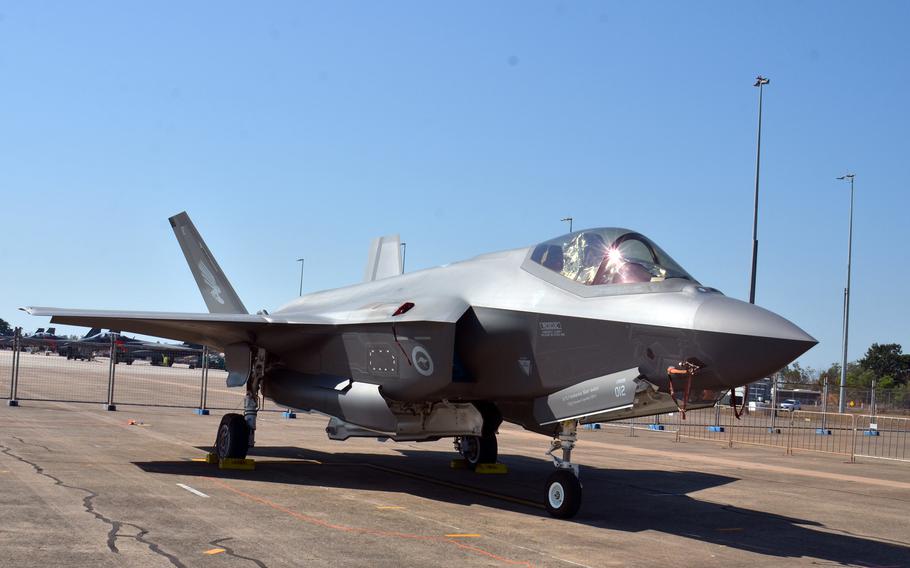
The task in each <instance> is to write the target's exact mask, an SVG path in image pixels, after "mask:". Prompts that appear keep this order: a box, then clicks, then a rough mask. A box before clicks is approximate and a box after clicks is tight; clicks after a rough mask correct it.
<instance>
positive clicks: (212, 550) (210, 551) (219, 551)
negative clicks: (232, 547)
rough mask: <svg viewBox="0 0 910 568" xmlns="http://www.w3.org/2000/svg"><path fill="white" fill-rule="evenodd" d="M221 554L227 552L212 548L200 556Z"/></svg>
mask: <svg viewBox="0 0 910 568" xmlns="http://www.w3.org/2000/svg"><path fill="white" fill-rule="evenodd" d="M222 552H227V551H226V550H224V549H223V548H213V549H211V550H206V551H205V552H203V553H202V554H209V555H214V554H221V553H222Z"/></svg>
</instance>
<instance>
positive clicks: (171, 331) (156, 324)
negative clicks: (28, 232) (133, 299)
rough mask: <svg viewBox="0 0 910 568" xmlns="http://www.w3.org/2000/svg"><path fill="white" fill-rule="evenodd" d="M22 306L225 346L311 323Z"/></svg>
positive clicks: (63, 318) (87, 322) (84, 322)
mask: <svg viewBox="0 0 910 568" xmlns="http://www.w3.org/2000/svg"><path fill="white" fill-rule="evenodd" d="M21 309H22V310H23V311H25V312H26V313H28V314H30V315H33V316H50V317H51V321H52V322H54V323H61V324H69V325H78V326H85V327H104V328H108V329H117V330H120V331H128V332H132V333H141V334H144V335H152V336H155V337H166V338H169V339H177V340H180V341H186V342H188V343H199V344H202V345H209V346H212V347H217V348H222V349H223V348H224V347H225V346H226V345H229V344H231V343H238V342H248V341H250V340H251V339H253V338H255V337H256V336H257V335H258V334H259V333H261V332H262V331H264V330H265V329H267V328H269V327H274V326H286V325H306V323H310V322H306V323H304V322H301V323H299V324H292V323H291V322H289V321H288V320H286V319H283V318H275V317H270V316H262V315H251V314H190V313H179V312H138V311H115V310H79V309H66V308H46V307H32V306H30V307H26V308H21ZM312 323H317V322H312Z"/></svg>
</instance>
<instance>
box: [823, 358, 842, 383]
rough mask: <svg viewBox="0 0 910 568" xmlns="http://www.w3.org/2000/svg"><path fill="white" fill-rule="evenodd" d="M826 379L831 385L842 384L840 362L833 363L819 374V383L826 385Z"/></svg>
mask: <svg viewBox="0 0 910 568" xmlns="http://www.w3.org/2000/svg"><path fill="white" fill-rule="evenodd" d="M826 381H827V383H828V385H829V386H830V385H839V384H840V363H831V366H830V367H828V368H827V369H825V370H824V371H822V372H820V373H819V374H818V384H819V385H824V384H825V382H826Z"/></svg>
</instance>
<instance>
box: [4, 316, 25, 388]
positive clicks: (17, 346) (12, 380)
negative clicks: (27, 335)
mask: <svg viewBox="0 0 910 568" xmlns="http://www.w3.org/2000/svg"><path fill="white" fill-rule="evenodd" d="M21 338H22V328H21V327H17V328H16V330H15V333H14V335H13V368H12V370H11V371H10V377H9V402H7V404H8V405H10V406H19V399H18V398H16V397H17V395H18V391H19V352H20V351H21V348H22V345H21V344H22V341H21Z"/></svg>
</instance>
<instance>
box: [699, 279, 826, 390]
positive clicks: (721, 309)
mask: <svg viewBox="0 0 910 568" xmlns="http://www.w3.org/2000/svg"><path fill="white" fill-rule="evenodd" d="M693 323H694V327H695V329H696V330H697V331H698V332H699V337H700V340H699V342H700V344H701V347H702V349H704V351H705V352H707V353H711V355H712V356H711V359H712V362H711V363H709V368H712V374H715V375H716V376H717V378H718V379H719V380H720V382H722V383H723V384H726V385H729V386H739V385H743V384H746V383H748V382H751V381H754V380H756V379H760V378H763V377H766V376H768V375H769V374H771V373H774V372H776V371H778V370H779V369H781V368H782V367H784V366H785V365H787V364H788V363H790V362H792V361H793V360H794V359H796V358H797V357H799V356H800V355H802V354H803V353H805V352H806V351H808V350H809V349H811V348H812V347H813V346H814V345H815V344H817V343H818V341H816V339H815V338H814V337H812V336H811V335H809V334H808V333H806V332H805V331H803V330H802V329H800V328H799V327H797V326H796V325H794V324H793V323H792V322H790V321H788V320H787V319H785V318H782V317H781V316H779V315H777V314H775V313H773V312H771V311H768V310H766V309H764V308H760V307H758V306H754V305H752V304H748V303H746V302H742V301H739V300H734V299H732V298H726V297H723V296H717V297H714V298H711V299H709V300H707V301H706V302H705V303H704V304H702V305H701V306H700V307H699V308H698V310H697V311H696V312H695V320H694V322H693Z"/></svg>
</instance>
